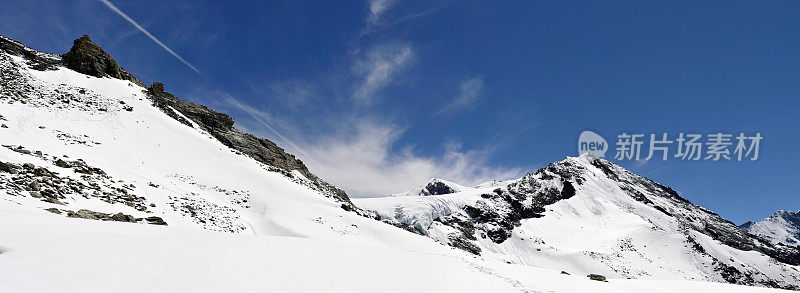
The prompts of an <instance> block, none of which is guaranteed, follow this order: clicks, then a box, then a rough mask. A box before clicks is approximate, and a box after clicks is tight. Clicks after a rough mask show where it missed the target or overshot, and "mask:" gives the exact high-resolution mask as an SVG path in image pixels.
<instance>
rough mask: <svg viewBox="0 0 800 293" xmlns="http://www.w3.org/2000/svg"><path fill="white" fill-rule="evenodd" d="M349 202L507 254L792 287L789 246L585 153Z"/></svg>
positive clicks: (594, 267) (580, 267) (797, 281)
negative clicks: (500, 174)
mask: <svg viewBox="0 0 800 293" xmlns="http://www.w3.org/2000/svg"><path fill="white" fill-rule="evenodd" d="M356 204H358V205H359V206H361V207H364V208H366V209H370V210H373V211H375V212H377V213H378V214H379V215H381V216H382V217H383V218H384V219H385V221H387V222H389V223H391V224H393V225H396V226H399V227H403V228H405V229H407V230H410V231H412V232H415V233H418V234H421V235H425V236H428V237H431V238H433V239H435V240H437V241H439V242H441V243H444V244H448V245H450V246H453V247H457V248H460V249H463V250H466V251H469V252H471V253H474V254H476V255H482V256H484V257H490V258H497V259H501V260H504V261H508V262H512V263H523V264H529V265H536V266H544V267H548V268H552V269H563V270H566V271H568V272H575V271H577V272H580V273H581V274H583V273H590V272H592V271H595V272H602V273H603V274H607V275H611V276H614V277H621V278H654V277H661V278H685V279H700V280H710V281H719V282H729V283H735V284H747V285H757V286H768V287H781V288H789V289H798V288H800V273H799V272H798V271H797V270H796V268H795V266H796V265H797V264H798V260H799V259H798V250H797V249H796V248H792V247H786V246H780V245H774V244H773V243H770V242H769V241H766V240H764V239H762V238H760V237H758V236H754V235H751V234H749V233H747V232H746V231H744V230H742V229H740V228H739V227H737V226H736V225H734V224H733V223H731V222H730V221H728V220H725V219H724V218H722V217H720V216H719V215H717V214H715V213H714V212H712V211H709V210H707V209H705V208H702V207H700V206H697V205H695V204H692V203H691V202H690V201H688V200H686V199H685V198H683V197H681V196H680V195H678V194H677V193H676V192H675V191H674V190H672V189H670V188H669V187H666V186H664V185H661V184H658V183H656V182H654V181H652V180H649V179H647V178H644V177H641V176H638V175H636V174H633V173H631V172H629V171H627V170H625V169H623V168H621V167H619V166H617V165H614V164H613V163H610V162H608V161H606V160H603V159H598V158H595V157H592V156H591V155H583V156H581V157H579V158H567V159H566V160H564V161H561V162H557V163H552V164H550V165H548V166H547V167H545V168H542V169H540V170H538V171H537V172H535V173H529V174H526V175H525V176H523V177H522V178H520V179H517V180H513V181H511V182H507V185H505V186H502V185H501V186H499V187H494V186H492V187H489V186H487V187H485V188H480V187H479V188H476V189H473V190H468V191H465V192H460V193H452V194H445V195H432V196H425V197H419V196H418V197H387V198H376V199H359V200H356Z"/></svg>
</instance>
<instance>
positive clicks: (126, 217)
mask: <svg viewBox="0 0 800 293" xmlns="http://www.w3.org/2000/svg"><path fill="white" fill-rule="evenodd" d="M111 220H114V221H117V222H130V223H135V222H136V218H134V217H133V216H131V215H126V214H123V213H116V214H114V215H113V216H111Z"/></svg>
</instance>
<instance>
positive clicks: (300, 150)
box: [219, 90, 314, 161]
mask: <svg viewBox="0 0 800 293" xmlns="http://www.w3.org/2000/svg"><path fill="white" fill-rule="evenodd" d="M219 93H220V94H222V95H223V96H225V97H226V98H228V100H229V101H230V102H231V103H233V104H235V105H236V106H237V107H239V108H240V109H242V111H245V112H247V114H250V116H252V117H253V119H255V120H256V121H258V122H259V123H261V124H263V125H264V126H266V127H267V128H268V129H269V130H271V131H272V132H274V133H275V134H276V135H277V136H278V137H280V138H281V139H282V140H283V141H285V142H286V143H288V144H289V145H291V146H292V147H293V148H294V149H295V150H297V151H298V152H299V153H301V154H303V157H305V158H306V159H308V160H310V161H313V160H314V158H312V157H311V156H309V155H308V153H306V152H304V151H303V149H301V148H300V147H298V146H297V145H296V144H294V143H293V142H292V141H291V140H289V139H287V138H286V137H284V136H283V135H281V134H280V133H279V132H278V131H277V130H275V129H274V128H272V126H269V124H267V122H264V120H262V119H261V118H259V117H258V115H256V113H253V110H252V109H250V108H248V107H247V106H245V105H242V103H240V102H239V101H238V100H236V98H234V97H233V96H231V95H230V94H228V93H226V92H224V91H222V90H219Z"/></svg>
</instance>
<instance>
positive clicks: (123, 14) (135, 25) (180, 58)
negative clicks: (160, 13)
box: [100, 0, 200, 73]
mask: <svg viewBox="0 0 800 293" xmlns="http://www.w3.org/2000/svg"><path fill="white" fill-rule="evenodd" d="M100 2H103V4H105V5H106V6H108V8H110V9H111V10H112V11H114V12H115V13H117V14H119V16H122V18H124V19H125V20H127V21H128V22H129V23H130V24H132V25H133V26H134V27H136V29H138V30H139V31H140V32H142V33H143V34H145V35H146V36H147V37H149V38H150V39H151V40H153V41H154V42H156V44H158V45H159V46H161V48H164V50H166V51H167V52H168V53H170V54H172V56H175V58H178V60H180V61H181V62H183V64H186V66H189V68H191V69H192V70H194V71H195V72H197V73H200V70H198V69H197V68H196V67H194V65H192V64H191V63H189V62H188V61H186V60H185V59H183V57H181V56H180V55H178V53H175V51H172V49H170V48H169V47H167V45H164V43H162V42H161V41H159V40H158V38H156V37H155V36H153V34H151V33H150V32H149V31H147V30H146V29H145V28H144V27H142V26H141V25H139V23H138V22H136V21H135V20H133V18H131V17H130V16H128V15H127V14H125V12H122V10H120V9H119V8H117V6H115V5H114V3H111V1H108V0H100Z"/></svg>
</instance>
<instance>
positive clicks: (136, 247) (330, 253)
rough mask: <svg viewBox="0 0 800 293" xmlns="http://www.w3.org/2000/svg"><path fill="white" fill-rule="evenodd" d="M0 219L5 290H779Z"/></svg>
mask: <svg viewBox="0 0 800 293" xmlns="http://www.w3.org/2000/svg"><path fill="white" fill-rule="evenodd" d="M0 223H3V224H2V225H0V235H3V238H2V240H0V288H2V290H0V291H4V292H87V291H88V292H265V291H266V292H376V291H380V292H677V291H681V292H733V293H737V292H765V293H766V292H782V290H777V289H767V288H755V287H747V286H738V285H730V284H721V283H706V282H691V281H642V280H614V279H612V280H609V281H608V282H597V281H591V280H589V279H587V278H586V277H583V276H578V275H564V274H560V273H559V272H558V271H552V270H547V269H542V268H536V267H530V266H524V265H513V264H505V263H498V262H486V261H482V260H480V259H477V258H470V257H462V256H458V255H457V254H452V253H448V252H447V251H439V252H423V251H415V250H411V249H399V248H389V247H381V246H365V245H359V244H349V243H343V242H340V241H325V240H318V239H312V238H303V237H282V236H265V235H260V236H253V235H242V234H228V233H215V232H208V231H200V230H196V229H187V228H182V227H172V226H151V225H135V224H127V223H117V222H99V221H92V220H86V219H64V218H61V217H59V216H57V215H52V214H41V213H38V211H37V210H35V209H33V208H24V207H19V206H14V207H11V206H9V205H8V204H7V202H5V204H0ZM408 234H410V233H408ZM87 276H91V277H87Z"/></svg>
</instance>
